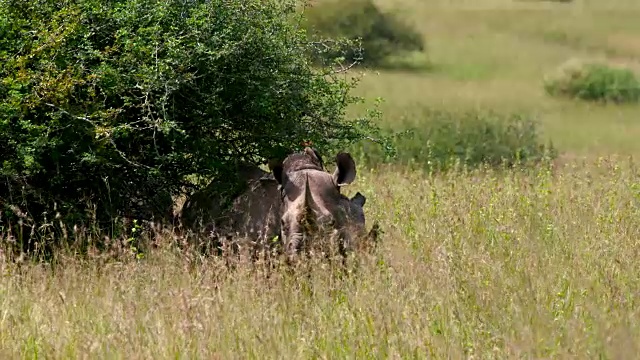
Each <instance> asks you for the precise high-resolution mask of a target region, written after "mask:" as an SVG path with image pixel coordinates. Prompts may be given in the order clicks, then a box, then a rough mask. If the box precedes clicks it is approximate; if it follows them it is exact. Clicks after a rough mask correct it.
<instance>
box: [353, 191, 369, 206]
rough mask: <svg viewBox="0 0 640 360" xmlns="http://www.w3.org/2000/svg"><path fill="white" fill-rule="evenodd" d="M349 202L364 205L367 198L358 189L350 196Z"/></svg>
mask: <svg viewBox="0 0 640 360" xmlns="http://www.w3.org/2000/svg"><path fill="white" fill-rule="evenodd" d="M351 202H352V203H353V204H356V205H358V206H360V207H364V204H365V203H366V202H367V198H366V197H365V196H364V195H362V194H361V193H360V192H359V191H358V192H357V193H356V194H355V195H353V197H352V198H351Z"/></svg>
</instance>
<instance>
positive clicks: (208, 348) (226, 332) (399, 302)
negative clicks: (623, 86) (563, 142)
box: [0, 158, 640, 359]
mask: <svg viewBox="0 0 640 360" xmlns="http://www.w3.org/2000/svg"><path fill="white" fill-rule="evenodd" d="M638 175H639V172H638V170H637V163H633V162H629V161H627V160H626V159H623V158H619V159H600V160H593V161H591V160H579V159H576V160H573V161H571V162H569V163H568V164H566V165H564V166H562V167H559V168H548V167H540V168H538V169H533V170H522V171H509V172H506V171H494V170H476V171H473V172H464V171H455V172H450V173H448V174H446V175H444V174H443V175H428V174H422V173H415V172H411V173H408V172H405V171H403V170H399V169H394V168H393V167H389V168H385V169H379V170H378V171H375V172H370V171H361V173H360V177H359V180H357V182H356V183H355V184H354V185H353V186H352V187H353V189H350V190H349V191H350V192H352V191H356V190H357V191H361V192H363V193H365V194H366V195H367V196H368V199H369V201H368V203H367V205H366V206H367V209H368V221H369V223H370V224H371V223H372V222H373V221H379V222H380V224H381V226H382V228H383V229H384V230H385V234H384V237H383V243H382V248H381V249H379V252H378V255H376V256H370V257H366V258H364V259H363V262H362V264H361V267H360V268H359V269H357V270H355V272H354V273H352V274H351V275H350V276H347V277H343V278H340V277H338V276H337V275H336V274H335V273H334V272H333V271H331V269H330V268H328V267H327V266H328V265H326V264H325V265H322V264H315V265H314V266H313V267H312V268H311V270H310V272H309V273H310V277H307V276H306V275H304V274H303V273H298V275H297V276H294V277H291V275H288V274H287V273H286V272H284V271H283V270H275V271H274V272H272V273H271V277H269V278H267V277H266V276H265V274H264V271H262V270H261V269H262V268H261V267H255V268H254V267H252V266H250V265H244V266H242V265H241V266H240V267H238V268H237V269H236V270H235V271H229V270H228V269H227V268H225V267H224V266H223V264H222V262H221V261H220V260H218V259H215V258H209V259H203V258H199V257H195V256H194V255H193V254H190V253H178V252H176V251H173V250H169V249H166V248H162V247H161V248H160V249H156V250H154V251H152V252H150V253H149V254H147V256H146V259H144V260H140V261H135V260H124V261H120V262H113V261H108V262H105V261H99V259H98V260H96V259H93V260H91V259H89V260H86V261H81V260H78V259H74V258H64V257H62V258H60V259H59V261H58V262H57V263H56V266H55V267H54V268H53V270H52V268H50V267H49V266H45V265H41V266H35V265H30V264H22V265H21V266H18V265H12V264H3V267H2V272H3V276H2V278H1V279H0V306H1V307H2V309H3V310H2V313H1V316H0V354H2V356H3V357H5V358H20V357H25V358H26V357H29V358H33V357H35V354H36V353H37V354H38V355H39V356H45V357H47V358H75V357H89V358H167V357H176V356H178V357H183V356H186V357H190V358H192V357H196V358H216V357H219V358H225V359H227V358H238V357H240V358H309V357H321V358H336V357H338V358H342V357H356V358H363V357H364V358H380V357H414V356H417V357H421V358H424V357H436V358H450V357H454V358H459V357H469V356H471V355H474V356H476V357H479V358H505V357H509V358H514V357H522V356H524V357H534V358H548V357H560V358H572V357H573V356H575V355H576V354H580V355H581V356H588V357H599V356H604V357H605V358H620V357H622V358H629V357H630V356H631V357H633V355H634V354H636V353H637V351H638V350H640V349H639V348H638V344H640V342H639V340H640V328H639V327H638V323H639V322H638V306H637V298H638V294H637V292H638V289H639V288H640V287H639V286H640V278H638V276H637V274H638V272H639V271H640V265H639V264H640V258H639V254H638V251H637V239H638V238H640V226H639V224H638V221H637V219H638V216H639V215H640V183H639V182H638V181H639V180H638V179H639V178H638ZM168 240H169V239H165V241H168Z"/></svg>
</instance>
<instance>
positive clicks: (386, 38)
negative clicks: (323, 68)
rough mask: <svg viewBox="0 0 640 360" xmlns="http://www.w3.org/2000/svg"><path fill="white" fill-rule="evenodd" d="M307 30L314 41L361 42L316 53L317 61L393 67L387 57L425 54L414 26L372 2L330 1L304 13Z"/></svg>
mask: <svg viewBox="0 0 640 360" xmlns="http://www.w3.org/2000/svg"><path fill="white" fill-rule="evenodd" d="M306 27H307V31H309V32H310V33H311V34H313V36H314V37H315V38H318V39H319V38H324V37H330V38H346V39H349V40H352V41H355V40H358V39H360V40H361V46H362V48H354V47H353V46H351V47H348V48H343V49H341V50H339V51H319V52H316V53H315V57H316V60H322V61H327V60H329V61H331V60H332V59H334V58H336V57H344V58H345V60H347V61H351V62H355V61H360V63H362V64H366V65H369V66H376V67H377V66H385V65H386V66H393V64H394V63H397V62H398V61H397V60H396V61H394V62H392V63H385V60H386V59H387V58H388V57H390V56H395V57H397V56H400V54H403V53H411V52H422V51H424V40H423V38H422V34H420V33H419V32H418V31H417V30H415V29H414V28H413V27H411V26H410V25H408V24H407V23H405V22H403V21H402V20H401V19H400V18H399V17H397V16H394V15H393V14H389V13H383V12H381V11H380V9H378V7H377V6H376V5H375V3H374V2H373V1H372V0H348V1H339V0H330V1H326V2H321V3H320V4H317V5H314V6H313V7H310V8H308V9H307V10H306Z"/></svg>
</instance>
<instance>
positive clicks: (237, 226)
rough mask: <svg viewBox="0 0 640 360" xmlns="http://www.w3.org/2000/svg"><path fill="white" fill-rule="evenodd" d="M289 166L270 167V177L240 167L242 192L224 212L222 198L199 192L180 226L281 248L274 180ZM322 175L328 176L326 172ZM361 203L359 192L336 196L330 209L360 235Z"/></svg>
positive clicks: (278, 196) (279, 199)
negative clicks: (334, 209) (337, 213)
mask: <svg viewBox="0 0 640 360" xmlns="http://www.w3.org/2000/svg"><path fill="white" fill-rule="evenodd" d="M306 151H311V152H312V153H313V154H314V158H315V159H316V161H318V163H317V165H318V166H319V167H318V168H319V169H322V168H323V165H322V158H321V157H320V155H319V154H318V153H317V152H316V151H315V150H311V149H310V150H306ZM289 162H290V161H289ZM289 162H287V161H286V160H285V162H275V163H274V162H272V163H270V166H269V167H270V168H271V171H272V172H271V173H269V172H266V171H264V170H262V169H260V168H259V167H258V166H255V165H246V166H243V167H241V168H240V170H239V171H238V173H237V174H234V176H236V177H237V179H238V180H239V182H240V183H242V185H243V187H244V191H243V192H242V193H240V194H239V195H237V196H235V197H234V198H233V200H232V202H231V205H230V206H229V207H227V208H222V207H221V206H220V203H221V202H222V201H223V197H222V196H220V195H219V194H217V193H215V192H212V191H207V190H208V189H203V190H202V191H199V192H196V193H194V194H193V195H192V196H191V197H190V198H189V199H188V200H187V201H186V202H185V205H184V206H183V209H182V211H181V215H180V217H181V219H182V222H183V225H184V226H185V227H187V228H190V229H192V230H197V229H204V230H205V231H206V232H208V233H210V234H213V235H214V236H213V238H214V239H219V238H229V237H235V238H243V239H246V240H249V241H250V242H252V243H254V244H255V245H257V246H258V247H259V248H263V249H268V248H269V247H270V246H272V245H278V244H281V243H282V239H283V236H282V235H283V234H282V233H281V232H282V228H281V224H282V215H283V212H282V207H283V204H284V202H283V200H284V199H283V197H282V194H283V188H282V185H281V181H278V178H281V175H282V173H281V172H280V169H282V168H283V164H289ZM322 172H323V173H324V174H326V175H327V176H331V175H330V174H329V173H327V172H324V171H322ZM288 186H290V185H288ZM365 203H366V197H365V196H364V195H362V194H361V193H359V192H358V193H356V194H355V195H354V196H353V197H352V198H348V197H347V196H344V195H343V194H338V196H337V197H336V198H335V199H334V206H333V207H332V208H336V207H337V208H339V209H341V210H340V213H341V214H342V215H343V216H346V218H347V219H348V220H349V221H348V227H350V229H351V232H356V233H358V234H360V233H362V232H364V228H365V216H364V209H363V207H364V204H365ZM274 239H278V240H279V241H274ZM215 245H216V246H220V245H221V243H219V242H218V241H216V244H215Z"/></svg>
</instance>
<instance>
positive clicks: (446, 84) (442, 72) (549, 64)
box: [359, 0, 640, 154]
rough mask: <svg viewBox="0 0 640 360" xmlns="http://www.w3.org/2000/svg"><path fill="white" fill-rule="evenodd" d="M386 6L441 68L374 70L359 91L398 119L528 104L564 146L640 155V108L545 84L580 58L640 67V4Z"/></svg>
mask: <svg viewBox="0 0 640 360" xmlns="http://www.w3.org/2000/svg"><path fill="white" fill-rule="evenodd" d="M378 3H380V5H381V6H382V7H384V8H387V9H390V10H396V11H398V12H400V13H401V14H403V15H404V16H405V17H406V18H408V19H410V20H411V21H412V22H413V23H414V24H416V26H418V27H419V28H420V29H421V30H422V31H423V32H424V33H425V36H426V42H427V48H428V52H429V57H430V60H431V62H432V67H433V69H431V70H430V71H425V72H423V73H421V74H411V73H401V72H380V73H379V74H376V72H373V71H369V72H368V73H367V74H366V76H365V77H364V81H363V83H362V85H361V87H360V89H359V93H360V94H362V95H364V96H367V97H374V96H382V97H383V98H385V99H386V105H385V107H384V110H385V114H386V121H387V122H388V123H389V124H390V125H392V124H393V121H394V120H395V119H398V118H400V117H403V116H404V117H408V118H410V119H414V121H417V122H419V121H420V115H419V114H420V112H419V110H418V107H419V106H435V107H445V108H468V107H484V108H491V109H496V110H500V111H524V112H529V113H532V114H534V115H535V116H537V117H538V118H539V119H540V121H541V122H542V124H543V131H544V133H545V134H546V135H547V136H548V137H550V138H551V139H552V140H553V141H554V143H556V144H557V145H558V146H559V147H560V148H561V149H562V150H565V151H569V152H574V153H579V154H606V153H610V152H616V153H627V154H628V153H632V154H638V153H640V141H638V140H637V139H638V138H640V121H638V118H640V107H638V106H627V107H604V106H599V105H593V104H584V103H577V102H573V101H565V100H557V99H553V98H550V97H548V96H547V95H546V94H545V93H544V89H543V86H542V83H543V79H544V76H545V75H546V74H548V73H551V72H553V71H555V70H556V69H557V67H558V66H560V65H561V64H562V63H564V62H565V61H568V60H570V59H574V58H578V59H592V58H597V59H605V60H607V61H611V62H614V63H623V64H626V65H628V66H631V67H632V68H634V69H637V70H640V61H638V58H639V57H640V22H638V21H637V19H638V16H640V5H638V6H635V8H633V7H631V6H629V5H628V4H631V2H626V3H625V2H624V1H619V2H618V5H617V6H614V5H616V2H609V1H608V2H607V3H608V4H609V7H611V8H613V10H611V9H610V10H601V9H600V8H596V7H594V6H593V5H591V3H593V2H585V1H582V2H581V1H575V4H574V5H566V4H553V3H548V2H519V3H514V2H509V1H490V0H485V1H475V2H469V1H466V2H465V1H434V0H431V1H418V0H396V1H391V0H387V1H385V0H380V1H378ZM452 4H453V5H452ZM460 4H463V5H460ZM469 4H474V5H469ZM601 7H602V6H601Z"/></svg>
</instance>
